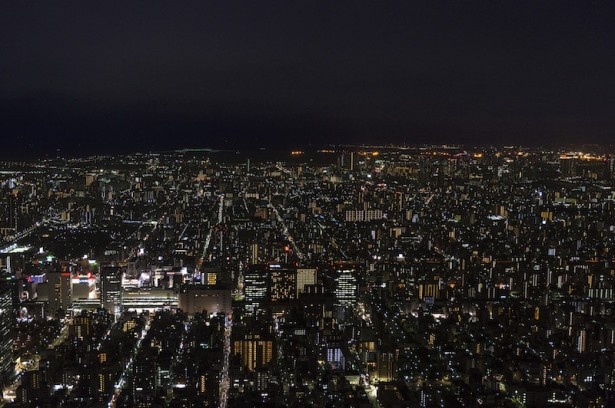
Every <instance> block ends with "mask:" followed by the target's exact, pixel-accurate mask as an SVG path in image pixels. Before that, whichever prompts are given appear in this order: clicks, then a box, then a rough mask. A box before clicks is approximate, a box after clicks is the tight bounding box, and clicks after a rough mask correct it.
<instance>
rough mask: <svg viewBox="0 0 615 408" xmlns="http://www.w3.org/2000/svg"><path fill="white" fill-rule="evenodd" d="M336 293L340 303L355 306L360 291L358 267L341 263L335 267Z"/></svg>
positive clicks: (337, 300)
mask: <svg viewBox="0 0 615 408" xmlns="http://www.w3.org/2000/svg"><path fill="white" fill-rule="evenodd" d="M334 282H335V284H334V293H335V299H336V302H337V304H338V305H341V306H353V305H354V304H355V303H356V301H357V295H358V293H359V287H358V280H357V268H356V266H355V265H352V264H345V263H340V264H339V265H337V266H336V268H335V277H334Z"/></svg>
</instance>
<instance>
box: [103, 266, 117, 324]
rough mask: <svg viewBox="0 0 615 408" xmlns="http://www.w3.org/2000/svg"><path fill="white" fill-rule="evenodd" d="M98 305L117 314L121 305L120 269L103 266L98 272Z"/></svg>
mask: <svg viewBox="0 0 615 408" xmlns="http://www.w3.org/2000/svg"><path fill="white" fill-rule="evenodd" d="M100 306H101V307H102V308H104V309H107V310H108V311H109V312H110V313H113V314H115V315H118V314H119V313H120V309H121V306H122V270H121V269H120V267H117V266H105V267H103V268H102V270H101V272H100Z"/></svg>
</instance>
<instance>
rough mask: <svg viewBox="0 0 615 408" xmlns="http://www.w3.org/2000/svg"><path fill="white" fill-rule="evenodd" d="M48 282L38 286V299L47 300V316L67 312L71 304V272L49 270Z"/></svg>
mask: <svg viewBox="0 0 615 408" xmlns="http://www.w3.org/2000/svg"><path fill="white" fill-rule="evenodd" d="M46 279H47V282H45V283H42V284H40V285H38V286H37V293H38V300H43V301H47V313H46V314H47V316H56V314H57V313H58V311H59V310H60V309H61V310H63V311H64V313H66V311H67V310H68V308H69V307H70V305H71V286H72V284H71V276H70V273H69V272H61V273H60V272H49V273H47V274H46Z"/></svg>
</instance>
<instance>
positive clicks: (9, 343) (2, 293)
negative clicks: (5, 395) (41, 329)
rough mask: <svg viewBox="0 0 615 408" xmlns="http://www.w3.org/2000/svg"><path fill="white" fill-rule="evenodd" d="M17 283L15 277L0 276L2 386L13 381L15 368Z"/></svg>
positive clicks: (0, 371)
mask: <svg viewBox="0 0 615 408" xmlns="http://www.w3.org/2000/svg"><path fill="white" fill-rule="evenodd" d="M15 285H16V281H15V279H14V278H12V277H10V276H0V386H1V385H3V384H7V383H9V382H10V381H11V379H12V377H13V374H14V370H15V362H14V360H13V340H14V332H13V327H14V326H15Z"/></svg>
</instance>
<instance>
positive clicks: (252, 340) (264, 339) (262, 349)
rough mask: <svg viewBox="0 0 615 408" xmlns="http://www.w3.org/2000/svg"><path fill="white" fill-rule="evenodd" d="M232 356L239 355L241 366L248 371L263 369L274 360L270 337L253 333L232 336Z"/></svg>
mask: <svg viewBox="0 0 615 408" xmlns="http://www.w3.org/2000/svg"><path fill="white" fill-rule="evenodd" d="M234 337H235V339H234V340H233V348H232V350H233V354H234V355H239V356H240V359H241V364H242V366H243V367H244V368H245V369H246V370H248V371H254V370H257V369H259V368H263V367H265V366H266V365H267V364H269V363H270V362H271V361H272V360H273V359H274V340H273V337H272V336H269V335H265V334H255V333H240V334H238V335H235V334H234Z"/></svg>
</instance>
